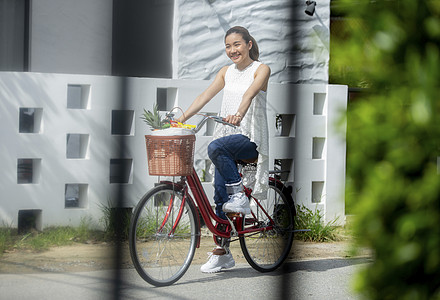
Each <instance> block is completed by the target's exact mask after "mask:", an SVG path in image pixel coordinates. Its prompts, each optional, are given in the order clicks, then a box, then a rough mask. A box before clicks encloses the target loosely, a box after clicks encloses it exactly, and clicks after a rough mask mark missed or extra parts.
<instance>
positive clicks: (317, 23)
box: [173, 0, 330, 84]
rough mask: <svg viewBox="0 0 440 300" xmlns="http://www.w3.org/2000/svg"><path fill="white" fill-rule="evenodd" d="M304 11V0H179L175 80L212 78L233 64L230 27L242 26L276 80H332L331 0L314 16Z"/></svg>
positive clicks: (301, 81)
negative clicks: (228, 54) (227, 42)
mask: <svg viewBox="0 0 440 300" xmlns="http://www.w3.org/2000/svg"><path fill="white" fill-rule="evenodd" d="M305 9H306V5H305V0H267V1H251V0H230V1H225V0H175V6H174V10H175V12H174V15H175V17H174V20H175V23H174V37H173V41H174V55H173V73H174V74H173V78H179V79H211V78H213V77H214V76H215V74H216V73H217V72H218V70H219V69H220V68H221V67H222V66H224V65H226V64H230V63H231V62H230V61H229V59H228V58H227V57H226V55H225V53H224V35H225V33H226V31H227V30H228V29H229V28H230V27H232V26H236V25H240V26H244V27H246V28H248V30H249V32H250V33H251V35H253V36H254V38H255V39H256V41H257V43H258V45H259V48H260V54H261V55H260V60H261V61H262V62H263V63H265V64H267V65H269V66H270V67H271V69H272V76H271V79H270V80H271V82H277V83H283V82H290V83H309V84H313V83H324V84H325V83H327V82H328V63H329V40H330V29H329V28H330V0H324V1H318V3H317V6H316V12H315V14H314V16H308V15H306V14H305V13H304V10H305ZM292 12H294V15H293V14H292ZM292 18H295V22H294V23H292Z"/></svg>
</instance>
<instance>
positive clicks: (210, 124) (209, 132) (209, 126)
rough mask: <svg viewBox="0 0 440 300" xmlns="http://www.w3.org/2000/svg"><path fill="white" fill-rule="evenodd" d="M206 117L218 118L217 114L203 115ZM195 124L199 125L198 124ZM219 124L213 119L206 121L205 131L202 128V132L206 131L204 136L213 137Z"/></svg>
mask: <svg viewBox="0 0 440 300" xmlns="http://www.w3.org/2000/svg"><path fill="white" fill-rule="evenodd" d="M203 114H204V115H207V116H216V115H217V114H216V113H203ZM194 124H197V123H196V122H195V123H194ZM216 124H217V122H216V121H214V120H212V119H208V121H206V124H205V129H204V128H202V130H205V132H204V133H203V135H204V136H213V135H214V129H215V126H216Z"/></svg>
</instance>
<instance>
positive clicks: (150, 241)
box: [129, 184, 200, 286]
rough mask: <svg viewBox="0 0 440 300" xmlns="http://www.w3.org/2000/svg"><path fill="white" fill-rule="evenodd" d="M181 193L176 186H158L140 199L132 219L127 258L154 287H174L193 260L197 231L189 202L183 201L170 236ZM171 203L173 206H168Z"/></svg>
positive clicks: (193, 209)
mask: <svg viewBox="0 0 440 300" xmlns="http://www.w3.org/2000/svg"><path fill="white" fill-rule="evenodd" d="M182 193H183V192H182V188H180V187H177V186H176V185H173V184H161V185H158V186H157V187H155V188H153V189H151V190H150V191H149V192H147V193H146V194H145V195H144V196H143V197H142V199H141V200H140V201H139V203H138V204H137V206H136V208H135V210H134V212H133V215H132V219H131V223H130V234H129V248H130V255H131V258H132V261H133V264H134V267H135V268H136V271H137V272H138V273H139V275H140V276H141V277H142V278H143V279H144V280H145V281H147V282H148V283H150V284H152V285H155V286H167V285H171V284H173V283H175V282H176V281H177V280H179V279H180V278H181V277H182V276H183V275H184V274H185V272H186V271H187V270H188V268H189V266H190V264H191V261H192V259H193V257H194V253H195V250H196V246H197V240H198V235H199V232H200V230H199V223H198V217H197V215H196V209H195V207H194V204H193V202H192V201H188V199H187V201H185V205H184V210H183V213H182V214H181V218H180V221H179V222H178V225H177V227H176V228H175V230H174V233H173V224H175V223H176V222H175V221H176V218H178V217H177V216H178V214H179V210H180V207H181V201H182ZM171 199H172V204H173V205H169V204H170V201H171ZM168 210H169V215H168V218H166V217H165V216H166V214H167V211H168ZM165 219H166V222H164V220H165Z"/></svg>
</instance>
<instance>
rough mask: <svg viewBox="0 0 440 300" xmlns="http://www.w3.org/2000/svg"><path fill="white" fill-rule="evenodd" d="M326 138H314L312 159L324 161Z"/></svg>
mask: <svg viewBox="0 0 440 300" xmlns="http://www.w3.org/2000/svg"><path fill="white" fill-rule="evenodd" d="M324 145H325V138H320V137H314V138H313V145H312V159H322V157H323V153H324Z"/></svg>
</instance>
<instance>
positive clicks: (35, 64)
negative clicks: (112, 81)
mask: <svg viewBox="0 0 440 300" xmlns="http://www.w3.org/2000/svg"><path fill="white" fill-rule="evenodd" d="M31 5H32V6H31V17H30V21H31V26H30V27H31V30H30V71H32V72H48V73H69V74H95V75H110V74H111V68H112V61H111V59H112V18H113V16H112V14H113V1H109V0H93V1H90V0H75V1H60V0H34V1H31Z"/></svg>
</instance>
